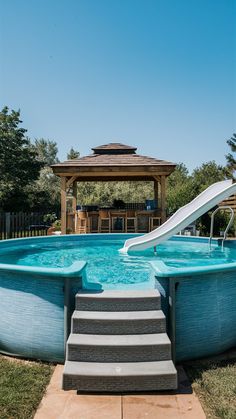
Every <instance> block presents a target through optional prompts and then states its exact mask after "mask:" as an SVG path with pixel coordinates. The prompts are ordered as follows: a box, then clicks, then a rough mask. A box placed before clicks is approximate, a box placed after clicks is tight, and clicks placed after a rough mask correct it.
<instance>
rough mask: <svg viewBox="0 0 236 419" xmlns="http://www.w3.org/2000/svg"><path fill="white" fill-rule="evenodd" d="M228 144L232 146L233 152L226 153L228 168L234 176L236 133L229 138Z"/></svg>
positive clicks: (229, 173)
mask: <svg viewBox="0 0 236 419" xmlns="http://www.w3.org/2000/svg"><path fill="white" fill-rule="evenodd" d="M227 144H228V145H229V146H230V149H231V153H228V154H226V156H225V157H226V161H227V164H226V170H227V174H228V175H231V176H232V177H233V176H234V173H235V170H236V159H235V154H234V153H235V152H236V133H234V134H233V135H232V137H231V138H230V139H229V140H227ZM232 153H233V154H232Z"/></svg>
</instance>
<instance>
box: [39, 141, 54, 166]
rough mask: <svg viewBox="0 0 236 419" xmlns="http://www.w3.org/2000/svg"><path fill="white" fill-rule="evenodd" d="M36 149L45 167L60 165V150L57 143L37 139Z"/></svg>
mask: <svg viewBox="0 0 236 419" xmlns="http://www.w3.org/2000/svg"><path fill="white" fill-rule="evenodd" d="M34 148H35V151H36V153H37V156H38V159H39V161H41V162H43V164H44V166H51V165H52V164H55V163H59V160H58V158H57V153H58V148H57V143H56V142H55V141H51V140H45V139H44V138H39V139H37V138H36V140H35V144H34Z"/></svg>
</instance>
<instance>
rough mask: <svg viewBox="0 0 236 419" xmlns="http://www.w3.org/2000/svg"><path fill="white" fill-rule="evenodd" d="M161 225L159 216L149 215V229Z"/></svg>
mask: <svg viewBox="0 0 236 419" xmlns="http://www.w3.org/2000/svg"><path fill="white" fill-rule="evenodd" d="M160 225H161V217H149V231H152V230H155V229H156V228H157V227H159V226H160Z"/></svg>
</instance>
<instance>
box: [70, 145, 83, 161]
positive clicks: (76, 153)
mask: <svg viewBox="0 0 236 419" xmlns="http://www.w3.org/2000/svg"><path fill="white" fill-rule="evenodd" d="M79 156H80V152H79V151H76V150H74V148H73V147H71V149H70V151H69V152H68V153H67V160H73V159H78V158H79Z"/></svg>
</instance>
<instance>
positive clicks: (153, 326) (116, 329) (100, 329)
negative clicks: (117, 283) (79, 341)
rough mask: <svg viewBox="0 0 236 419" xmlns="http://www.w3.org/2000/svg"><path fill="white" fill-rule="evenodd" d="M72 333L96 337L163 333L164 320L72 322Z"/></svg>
mask: <svg viewBox="0 0 236 419" xmlns="http://www.w3.org/2000/svg"><path fill="white" fill-rule="evenodd" d="M71 331H72V333H84V334H90V335H93V334H96V335H142V334H147V333H164V332H165V331H166V322H165V318H163V319H158V320H156V319H154V320H153V319H149V320H136V321H127V320H125V321H124V320H123V321H122V320H119V321H115V320H113V321H105V320H101V321H99V320H87V319H86V320H84V319H73V320H72V329H71Z"/></svg>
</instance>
